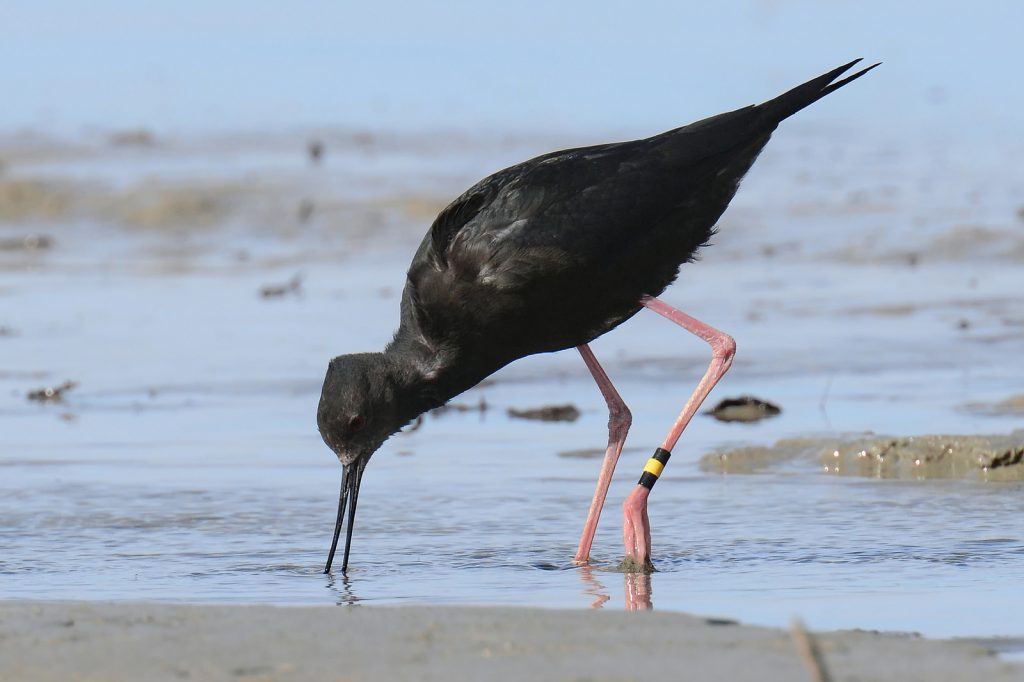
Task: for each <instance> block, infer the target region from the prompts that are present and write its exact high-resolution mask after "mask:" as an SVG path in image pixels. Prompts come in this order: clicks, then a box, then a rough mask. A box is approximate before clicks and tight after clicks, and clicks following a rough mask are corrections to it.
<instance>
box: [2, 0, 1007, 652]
mask: <svg viewBox="0 0 1024 682" xmlns="http://www.w3.org/2000/svg"><path fill="white" fill-rule="evenodd" d="M1022 23H1024V5H1021V4H1020V3H1014V2H975V3H956V2H929V3H923V2H922V3H917V2H913V3H909V2H908V3H892V2H887V3H882V2H863V1H862V2H830V3H821V2H809V1H808V2H803V1H800V0H748V1H745V2H717V3H679V2H631V3H612V2H595V1H593V0H591V1H588V2H582V1H578V0H569V1H567V2H560V3H542V2H534V1H532V0H523V1H521V2H517V3H485V2H462V1H456V2H448V3H443V4H437V3H434V4H429V3H413V2H398V3H396V2H377V3H364V4H354V3H346V2H342V3H336V2H335V3H328V2H307V1H304V0H294V1H293V2H289V3H264V2H258V1H254V0H248V1H246V2H240V1H239V2H235V1H233V0H229V1H223V2H201V3H200V2H189V1H182V2H176V3H148V4H139V3H133V2H120V1H111V0H96V1H95V2H92V3H89V6H88V7H87V8H86V7H83V6H82V5H81V3H71V2H23V1H21V0H6V1H5V2H4V3H3V6H2V7H0V63H3V64H4V68H3V69H0V92H2V93H3V94H4V96H3V104H2V106H0V544H2V546H3V547H4V551H3V552H0V598H11V597H18V598H23V597H31V598H76V599H82V598H105V599H167V600H179V601H180V600H200V601H242V602H254V601H255V602H273V603H281V602H289V603H291V602H324V601H326V602H339V603H352V602H356V601H380V602H429V603H441V602H463V603H516V604H545V605H557V606H570V607H584V606H588V605H590V604H592V603H603V600H604V598H606V597H610V601H608V608H612V607H618V606H621V605H622V604H623V603H624V591H625V589H626V587H625V586H624V584H623V582H622V579H621V577H620V576H618V575H617V574H615V573H613V572H611V571H610V570H605V569H610V568H613V567H614V565H615V564H616V563H617V561H618V559H619V558H621V547H620V540H619V539H618V537H619V533H620V523H621V521H620V518H619V501H621V500H622V499H623V497H624V496H625V494H626V493H628V491H629V489H630V488H631V487H632V485H634V483H635V476H636V475H638V474H639V471H640V469H641V467H642V465H643V461H644V460H645V459H646V457H647V454H648V452H649V451H650V448H651V447H653V446H654V445H656V444H657V443H658V442H659V441H660V439H661V437H662V435H663V433H664V431H665V429H667V427H668V426H669V425H670V424H671V422H672V420H673V418H674V416H675V414H676V412H677V411H678V409H679V408H680V407H681V405H682V403H683V402H684V401H685V399H686V397H687V396H688V394H689V391H690V390H691V387H692V386H693V385H694V384H695V383H696V381H697V380H698V379H699V377H700V375H701V373H702V372H703V370H704V368H705V367H706V361H707V349H706V348H705V347H704V346H703V345H702V344H701V343H700V342H698V341H696V340H694V339H691V338H688V337H686V336H685V335H683V336H680V334H679V332H678V331H677V330H675V329H674V328H671V327H669V326H666V325H665V324H663V323H661V322H660V321H659V320H654V319H650V317H648V316H644V315H639V316H637V318H635V319H634V320H632V321H630V322H629V324H627V325H624V326H623V327H622V328H620V329H618V330H615V331H614V332H612V333H611V334H609V335H607V336H606V337H604V338H602V339H601V340H599V341H598V342H596V343H595V344H594V349H595V352H596V353H597V355H598V357H599V358H600V359H601V360H602V362H603V363H604V365H605V367H606V368H607V369H608V371H609V373H610V374H611V376H612V378H613V379H614V380H615V381H616V383H617V385H618V386H619V388H620V391H621V393H622V394H623V396H624V397H625V399H626V400H627V402H628V403H629V404H630V406H631V407H632V408H633V413H634V417H635V421H634V426H633V431H632V434H631V437H630V442H629V444H628V445H629V446H630V449H628V450H627V452H626V453H625V455H624V456H623V459H622V464H621V465H620V466H621V467H622V470H621V473H620V474H619V476H618V478H617V481H616V484H615V487H613V489H612V493H611V496H610V501H609V508H608V511H607V514H606V516H605V519H604V521H603V523H602V526H601V529H600V531H599V535H598V542H597V545H596V546H595V552H594V560H595V565H596V566H597V567H598V571H597V572H596V573H595V574H587V575H586V576H583V575H581V574H580V572H578V571H575V570H568V569H569V568H570V567H569V565H568V561H569V559H570V558H571V556H572V552H573V549H574V546H575V541H576V538H577V535H578V532H579V529H580V527H581V525H582V522H583V518H584V515H585V513H586V510H587V506H588V504H589V498H590V494H591V492H592V489H593V481H594V477H595V476H596V473H597V469H598V466H599V460H600V456H601V454H602V452H603V446H604V442H605V437H606V432H605V425H606V416H607V415H606V412H605V408H604V404H603V401H602V400H601V398H600V395H599V393H598V392H597V390H596V388H595V387H594V386H593V384H592V382H591V380H590V377H589V375H588V374H587V372H586V369H585V368H584V366H583V364H582V362H580V361H579V358H578V357H576V355H575V353H573V352H566V353H560V354H557V355H553V356H544V357H535V358H528V359H525V360H523V361H520V362H518V363H515V364H514V365H512V366H510V367H508V368H506V369H505V370H503V371H502V372H500V373H499V374H498V375H496V376H495V377H494V378H493V379H492V380H491V381H489V382H487V383H486V384H485V385H482V386H480V387H478V388H476V389H474V390H473V391H471V392H469V393H467V394H466V395H465V396H463V397H461V398H459V399H457V400H456V409H453V410H449V411H447V412H445V413H438V414H433V415H428V416H427V417H426V419H425V420H424V422H423V424H422V426H421V427H420V428H418V429H416V430H414V431H411V432H410V433H407V434H402V435H398V436H396V437H394V438H393V439H392V440H391V441H389V442H388V443H387V444H386V446H385V448H384V449H382V450H381V452H380V453H378V454H377V455H376V457H375V459H374V461H373V463H372V464H371V465H370V467H369V469H368V473H367V476H366V479H365V482H364V486H363V493H362V496H361V498H360V519H359V521H358V522H357V528H356V542H355V548H354V554H353V570H352V573H351V575H350V576H349V578H348V579H346V580H344V581H342V580H340V579H339V580H334V579H333V578H331V577H324V576H321V575H320V573H319V570H320V567H321V566H322V563H321V562H322V560H323V558H324V556H325V554H326V549H327V543H328V541H329V533H330V530H331V524H332V521H333V514H334V504H335V501H336V486H337V482H338V477H339V476H340V467H339V466H338V465H337V463H336V462H335V461H334V458H333V456H332V455H331V453H330V452H329V451H328V450H327V448H326V447H325V446H324V445H323V444H322V442H321V441H320V437H319V435H318V434H317V432H316V424H315V410H316V404H317V400H318V397H319V390H320V382H321V380H322V376H323V371H324V369H325V367H326V364H327V361H328V360H329V358H330V357H332V356H333V355H337V354H340V353H346V352H355V351H365V350H374V349H379V348H381V347H382V346H383V345H384V344H385V343H387V341H388V340H389V339H390V337H391V334H392V333H393V331H394V329H395V326H396V325H397V320H398V302H399V296H400V294H401V288H402V285H403V282H404V273H405V268H406V267H407V264H408V261H409V258H410V257H411V254H412V253H413V251H414V250H415V248H416V245H417V244H418V242H419V240H420V238H421V237H422V235H423V234H424V232H425V231H426V229H427V228H428V226H429V225H430V223H431V221H432V220H433V217H434V216H435V215H436V213H437V212H438V211H439V210H440V209H441V208H443V207H444V206H445V205H446V204H447V203H448V202H449V201H451V200H452V199H453V198H454V197H455V196H457V195H459V194H460V193H461V192H462V191H463V190H464V189H466V188H467V187H468V186H470V185H471V184H472V183H473V182H475V181H476V180H478V179H480V178H482V177H484V176H485V175H487V174H489V173H492V172H494V171H496V170H498V169H500V168H502V167H505V166H507V165H510V164H512V163H516V162H518V161H522V160H524V159H527V158H530V157H532V156H535V155H537V154H541V153H544V152H547V151H551V150H552V149H557V148H563V147H569V146H577V145H584V144H593V143H599V142H607V141H611V140H618V139H628V138H631V137H637V136H646V135H651V134H655V133H658V132H661V131H663V130H665V129H668V128H673V127H676V126H679V125H682V124H685V123H688V122H690V121H693V120H696V119H699V118H702V117H705V116H709V115H712V114H716V113H719V112H721V111H726V110H731V109H735V108H738V107H741V106H745V105H747V104H750V103H754V102H759V101H763V100H766V99H769V98H771V97H774V96H775V95H777V94H779V93H781V92H782V91H784V90H786V89H788V88H790V87H793V86H795V85H797V84H799V83H801V82H803V81H805V80H807V79H809V78H811V77H813V76H816V75H818V74H820V73H823V72H825V71H827V70H829V69H831V68H833V67H835V66H837V65H839V64H842V63H845V62H847V61H849V60H851V59H853V58H855V57H865V59H866V60H867V62H866V63H873V62H875V61H882V62H884V63H883V65H882V66H881V67H880V68H879V69H877V70H875V71H873V72H872V73H871V74H870V75H869V76H867V77H865V78H863V79H861V80H859V81H857V82H856V83H855V84H852V85H850V86H849V87H846V88H844V89H842V90H841V91H839V92H837V93H835V94H833V95H830V96H829V97H827V98H826V99H824V100H822V101H821V102H819V103H817V104H815V105H814V106H812V107H811V108H810V109H808V110H805V111H803V112H801V113H800V114H799V115H797V116H796V117H795V118H794V119H792V120H790V121H787V122H786V123H785V124H783V125H782V126H781V128H780V129H779V130H778V131H777V133H776V134H775V136H774V139H773V140H772V142H771V143H770V144H769V146H768V148H767V149H766V151H765V152H764V154H763V155H762V157H761V158H760V159H759V161H758V162H757V164H756V165H755V167H754V168H753V170H752V171H751V173H750V174H749V176H748V178H747V180H746V181H745V183H744V185H743V187H742V188H741V190H740V192H739V194H738V195H737V197H736V199H735V200H734V202H733V205H732V206H731V208H730V209H729V211H728V212H727V213H726V214H725V216H724V217H723V219H722V223H721V230H720V234H719V235H718V236H717V237H716V238H715V243H714V245H713V246H712V247H711V248H709V249H706V250H705V252H704V253H703V258H702V260H701V261H700V262H698V263H695V264H692V265H687V266H686V267H684V268H683V272H682V275H681V277H680V280H679V282H678V283H677V284H676V285H675V286H674V287H672V288H671V289H670V290H669V292H667V293H666V296H665V298H666V300H668V301H669V302H670V303H672V304H673V305H676V306H678V307H680V308H682V309H684V310H687V311H688V312H690V313H692V314H694V315H696V316H697V317H699V318H701V319H703V320H705V321H707V322H709V323H711V324H713V325H715V326H717V327H719V328H721V329H723V330H726V331H728V332H730V333H731V334H733V335H734V336H735V337H736V339H737V341H738V344H739V355H738V358H737V362H736V364H735V366H734V368H733V369H732V371H731V372H730V374H729V375H728V376H727V377H726V379H725V380H724V381H723V383H722V384H721V386H720V388H718V389H717V390H716V391H715V393H714V394H713V395H712V398H711V402H715V401H717V400H719V399H721V398H725V397H737V396H739V395H744V394H753V395H755V396H757V397H759V398H762V399H765V400H768V401H770V402H772V403H774V404H776V405H778V406H779V407H780V408H781V414H780V415H778V416H776V417H774V418H771V419H765V420H761V421H757V422H756V423H741V424H737V423H726V422H721V421H716V420H713V419H711V418H710V417H701V418H700V419H698V420H695V422H694V424H693V425H692V426H691V428H690V429H689V430H688V431H687V433H686V435H685V436H684V439H683V441H682V443H681V445H680V448H679V449H678V450H677V452H676V456H675V457H674V458H673V462H672V466H671V467H669V470H668V471H667V472H666V475H665V477H664V482H663V483H662V484H661V485H659V486H658V489H657V492H656V493H655V495H654V497H653V498H652V507H651V514H652V519H653V523H654V529H655V561H656V563H657V565H658V567H659V569H660V572H659V573H658V574H655V575H654V576H652V577H651V582H650V584H649V585H648V586H647V590H648V593H649V594H653V605H654V606H655V608H674V609H681V610H687V611H696V612H700V613H716V614H723V615H727V616H731V617H739V618H741V619H743V620H746V621H749V622H760V623H769V624H782V623H785V622H787V621H788V619H789V617H790V616H791V615H792V614H794V613H799V614H802V615H804V616H805V618H806V619H807V620H808V623H809V624H810V625H811V626H813V627H865V628H896V629H905V630H918V631H922V632H925V633H926V634H959V635H989V634H1016V635H1019V634H1021V633H1022V632H1024V602H1022V599H1024V597H1022V596H1021V594H1024V593H1022V592H1021V591H1020V590H1019V589H1017V587H1018V586H1017V585H1015V584H1013V581H1010V582H1009V583H1008V582H1006V581H1004V580H993V579H992V576H993V575H1002V576H1007V575H1019V574H1020V570H1021V568H1022V566H1024V538H1022V533H1021V530H1020V526H1019V524H1018V523H1014V522H1013V521H1012V520H1013V519H1015V518H1020V513H1021V512H1024V508H1022V506H1024V501H1022V500H1024V498H1022V496H1021V495H1020V493H1021V484H1020V483H1019V478H1020V474H1019V472H1018V470H1017V469H1014V468H1012V467H1007V466H1004V467H1003V468H1002V469H1001V471H1000V472H998V474H997V473H996V472H994V470H992V471H990V470H989V468H987V465H986V464H985V463H986V462H989V463H990V462H991V461H993V460H992V457H997V456H998V457H1001V456H1003V455H1006V454H1007V453H1009V455H1008V457H1009V459H1007V460H1006V461H1011V460H1012V459H1013V457H1014V456H1015V455H1014V453H1016V452H1017V450H1014V448H1015V447H1018V445H1019V444H1020V442H1021V441H1022V440H1024V436H1021V433H1020V432H1019V431H1017V432H1015V431H1014V430H1015V429H1019V428H1020V427H1021V426H1022V421H1024V419H1022V418H1024V397H1022V395H1021V394H1022V393H1024V388H1022V384H1024V366H1022V364H1021V363H1020V362H1019V361H1018V360H1019V356H1020V353H1021V349H1022V342H1024V303H1022V300H1021V297H1020V291H1021V287H1022V285H1024V280H1022V277H1021V264H1022V262H1024V170H1022V168H1024V164H1022V163H1021V159H1022V158H1024V135H1022V134H1021V133H1022V128H1021V123H1020V114H1019V112H1020V111H1021V110H1022V109H1024V93H1022V89H1021V88H1020V87H1019V86H1018V82H1019V80H1020V73H1019V71H1020V66H1021V64H1022V63H1024V44H1022V43H1021V41H1020V39H1019V29H1020V26H1021V25H1022ZM566 404H568V405H572V406H573V407H574V408H575V409H576V411H577V412H578V417H577V418H576V419H574V420H567V421H557V422H540V421H536V420H521V419H513V418H512V417H510V416H509V415H508V412H507V410H509V409H510V408H511V409H516V410H524V409H530V408H536V407H543V406H548V405H566ZM927 434H932V435H935V434H965V435H970V436H978V437H979V438H981V440H980V441H979V443H980V444H979V445H977V446H976V449H974V450H971V449H968V450H967V452H968V454H969V455H970V456H971V457H973V459H972V460H971V461H970V462H967V463H966V464H963V462H961V461H960V460H957V462H958V464H957V466H953V467H948V466H942V467H931V466H930V465H929V462H924V463H923V464H922V462H917V463H916V464H915V461H914V459H915V458H911V459H910V460H909V463H908V462H907V461H904V464H907V466H905V467H896V468H886V467H883V466H882V464H881V460H877V461H876V460H874V459H872V460H871V462H872V464H871V465H870V466H865V465H864V464H863V462H862V461H861V460H863V459H864V457H867V454H865V455H859V454H858V453H859V452H861V448H859V446H858V447H854V448H853V449H852V450H851V451H850V453H851V454H849V458H847V455H846V454H843V455H842V456H840V454H839V453H840V449H841V448H844V447H846V445H845V444H848V443H849V442H850V439H855V438H865V437H874V436H878V435H891V436H893V437H904V436H907V437H909V436H921V435H927ZM990 436H991V437H998V438H1002V439H1003V440H999V441H995V442H998V443H1000V444H1001V445H999V446H998V447H996V446H991V444H990V441H987V440H985V438H988V437H990ZM780 439H789V440H787V441H785V442H784V443H782V444H781V445H780V446H777V447H776V446H774V444H775V443H776V441H779V440H780ZM794 439H795V440H794ZM986 443H988V444H986ZM1015 444H1016V445H1015ZM972 447H975V446H972ZM737 448H746V450H743V451H742V452H744V453H746V455H743V454H742V453H741V454H736V455H735V456H733V459H731V460H729V461H741V462H742V461H754V462H755V464H754V465H751V466H746V467H741V468H742V472H737V471H733V470H728V467H726V468H725V469H726V470H727V475H723V474H722V471H723V467H722V465H721V463H722V462H723V461H725V460H724V459H723V458H722V454H729V453H740V452H741V451H740V450H737ZM751 448H753V450H752V449H751ZM986 448H988V449H986ZM992 448H995V449H994V450H993V449H992ZM999 448H1002V449H999ZM833 452H835V453H836V454H835V455H833ZM842 452H843V453H846V452H847V450H842ZM864 452H865V453H867V449H865V450H864ZM975 455H977V456H975ZM872 456H873V455H872ZM743 457H748V458H753V459H748V460H744V459H743ZM833 457H834V458H833ZM858 457H859V459H858ZM985 457H989V459H984V458H985ZM726 459H728V458H726ZM848 459H849V461H848ZM869 459H870V458H869ZM925 459H927V458H925ZM1017 459H1018V461H1019V459H1020V458H1019V457H1018V458H1017ZM467 461H473V462H474V463H476V464H477V465H475V466H467V464H466V463H467ZM964 461H966V460H964ZM481 463H483V464H481ZM960 464H963V466H960ZM996 479H998V480H996ZM396 501H398V503H396ZM563 569H565V570H563ZM595 575H596V577H595Z"/></svg>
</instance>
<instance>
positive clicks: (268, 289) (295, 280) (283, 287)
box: [260, 274, 302, 298]
mask: <svg viewBox="0 0 1024 682" xmlns="http://www.w3.org/2000/svg"><path fill="white" fill-rule="evenodd" d="M301 291H302V275H301V274H298V275H295V276H293V277H292V278H291V279H290V280H288V281H287V282H285V283H284V284H268V285H267V286H265V287H262V288H261V289H260V297H261V298H282V297H284V296H287V295H289V294H298V293H299V292H301Z"/></svg>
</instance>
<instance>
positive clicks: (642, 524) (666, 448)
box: [622, 296, 736, 570]
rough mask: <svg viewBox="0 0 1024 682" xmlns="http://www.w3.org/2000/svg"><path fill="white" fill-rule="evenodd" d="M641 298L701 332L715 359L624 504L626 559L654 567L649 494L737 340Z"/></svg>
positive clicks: (727, 363) (723, 369)
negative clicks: (648, 502)
mask: <svg viewBox="0 0 1024 682" xmlns="http://www.w3.org/2000/svg"><path fill="white" fill-rule="evenodd" d="M640 302H641V303H642V304H643V305H644V306H645V307H646V308H648V309H650V310H653V311H654V312H656V313H658V314H659V315H661V316H662V317H665V318H667V319H668V320H670V321H671V322H674V323H676V324H677V325H679V326H680V327H682V328H683V329H685V330H686V331H688V332H690V333H691V334H694V335H696V336H699V337H700V338H701V339H703V340H704V341H705V342H707V344H708V345H709V346H711V363H710V364H709V365H708V369H707V371H706V372H704V376H703V377H702V378H701V380H700V383H699V384H697V388H696V389H695V390H694V392H693V395H691V396H690V399H689V400H688V401H686V405H685V406H684V407H683V411H682V412H680V413H679V416H678V417H676V421H675V423H674V424H672V428H671V429H669V432H668V435H667V436H665V440H664V441H662V443H661V447H659V448H658V449H657V450H655V451H654V456H653V457H651V459H650V460H648V462H647V466H645V467H644V473H643V475H642V476H641V477H640V482H639V483H638V484H637V486H636V488H634V489H633V492H632V493H630V495H629V497H627V498H626V502H625V504H623V516H624V519H623V527H622V536H623V538H622V539H623V542H624V543H625V546H626V562H624V563H630V564H633V565H634V566H635V567H637V568H642V569H644V570H650V569H651V568H652V565H651V522H650V519H649V518H648V517H647V497H648V496H649V495H650V493H651V488H652V487H653V486H654V483H655V481H657V480H658V476H660V475H661V471H662V469H663V468H664V466H665V463H666V462H668V458H669V456H670V454H671V452H672V448H674V447H675V445H676V443H677V442H678V441H679V437H680V436H681V435H683V429H685V428H686V425H687V424H689V423H690V419H692V418H693V415H694V414H696V413H697V409H698V408H699V407H700V405H701V403H703V402H704V399H705V398H707V397H708V394H709V393H711V389H713V388H714V387H715V384H717V383H718V381H719V380H720V379H721V378H722V376H724V375H725V373H726V372H727V371H729V367H731V366H732V359H733V356H735V355H736V342H735V341H733V338H732V337H731V336H729V335H728V334H725V333H723V332H720V331H718V330H717V329H715V328H714V327H712V326H711V325H708V324H705V323H703V322H701V321H700V320H698V319H696V318H694V317H691V316H689V315H687V314H686V313H684V312H682V311H681V310H676V309H675V308H673V307H672V306H670V305H668V304H666V303H663V302H661V301H659V300H658V299H656V298H653V297H650V296H646V297H644V298H643V299H642V300H641V301H640Z"/></svg>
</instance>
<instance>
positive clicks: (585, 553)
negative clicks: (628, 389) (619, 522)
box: [574, 344, 633, 564]
mask: <svg viewBox="0 0 1024 682" xmlns="http://www.w3.org/2000/svg"><path fill="white" fill-rule="evenodd" d="M576 350H578V351H579V352H580V355H582V356H583V362H585V363H587V369H589V370H590V373H591V375H593V377H594V381H596V382H597V387H598V388H599V389H601V395H603V396H604V400H605V402H606V403H608V449H607V450H606V451H605V453H604V463H603V464H602V465H601V473H600V474H598V477H597V489H596V490H595V491H594V499H593V500H592V501H591V502H590V512H589V513H588V514H587V522H586V524H585V525H584V526H583V534H582V535H581V536H580V544H579V547H578V548H577V549H576V559H575V561H574V563H576V564H585V563H587V562H588V561H589V560H590V546H591V545H592V544H593V543H594V533H596V532H597V522H598V520H599V519H600V518H601V509H602V508H604V501H605V498H606V497H608V486H609V485H610V484H611V482H612V474H613V473H615V463H616V462H618V461H619V455H621V454H622V446H623V444H624V443H625V442H626V434H627V433H628V432H629V427H630V425H631V424H632V423H633V415H632V414H630V412H629V408H628V407H626V403H625V402H623V400H622V397H621V396H620V395H619V392H618V391H616V390H615V386H613V385H612V380H611V379H609V378H608V375H607V374H606V373H605V371H604V368H603V367H601V365H600V364H599V363H598V362H597V358H596V357H594V353H593V351H591V350H590V346H588V345H587V344H583V345H582V346H577V348H576Z"/></svg>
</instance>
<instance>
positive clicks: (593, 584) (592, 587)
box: [580, 566, 611, 609]
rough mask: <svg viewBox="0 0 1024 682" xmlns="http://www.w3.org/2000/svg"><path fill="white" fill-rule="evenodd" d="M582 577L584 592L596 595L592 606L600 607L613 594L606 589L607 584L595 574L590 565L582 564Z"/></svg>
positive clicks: (593, 607) (594, 607)
mask: <svg viewBox="0 0 1024 682" xmlns="http://www.w3.org/2000/svg"><path fill="white" fill-rule="evenodd" d="M580 579H581V580H583V585H584V587H583V594H585V595H588V596H591V597H594V601H592V602H591V603H590V608H592V609H599V608H601V607H602V606H604V604H605V602H606V601H608V600H609V599H611V596H610V595H609V594H608V593H607V592H606V591H605V586H604V585H603V584H602V583H601V581H600V580H598V579H597V578H596V577H595V576H594V569H592V568H591V567H590V566H580Z"/></svg>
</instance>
